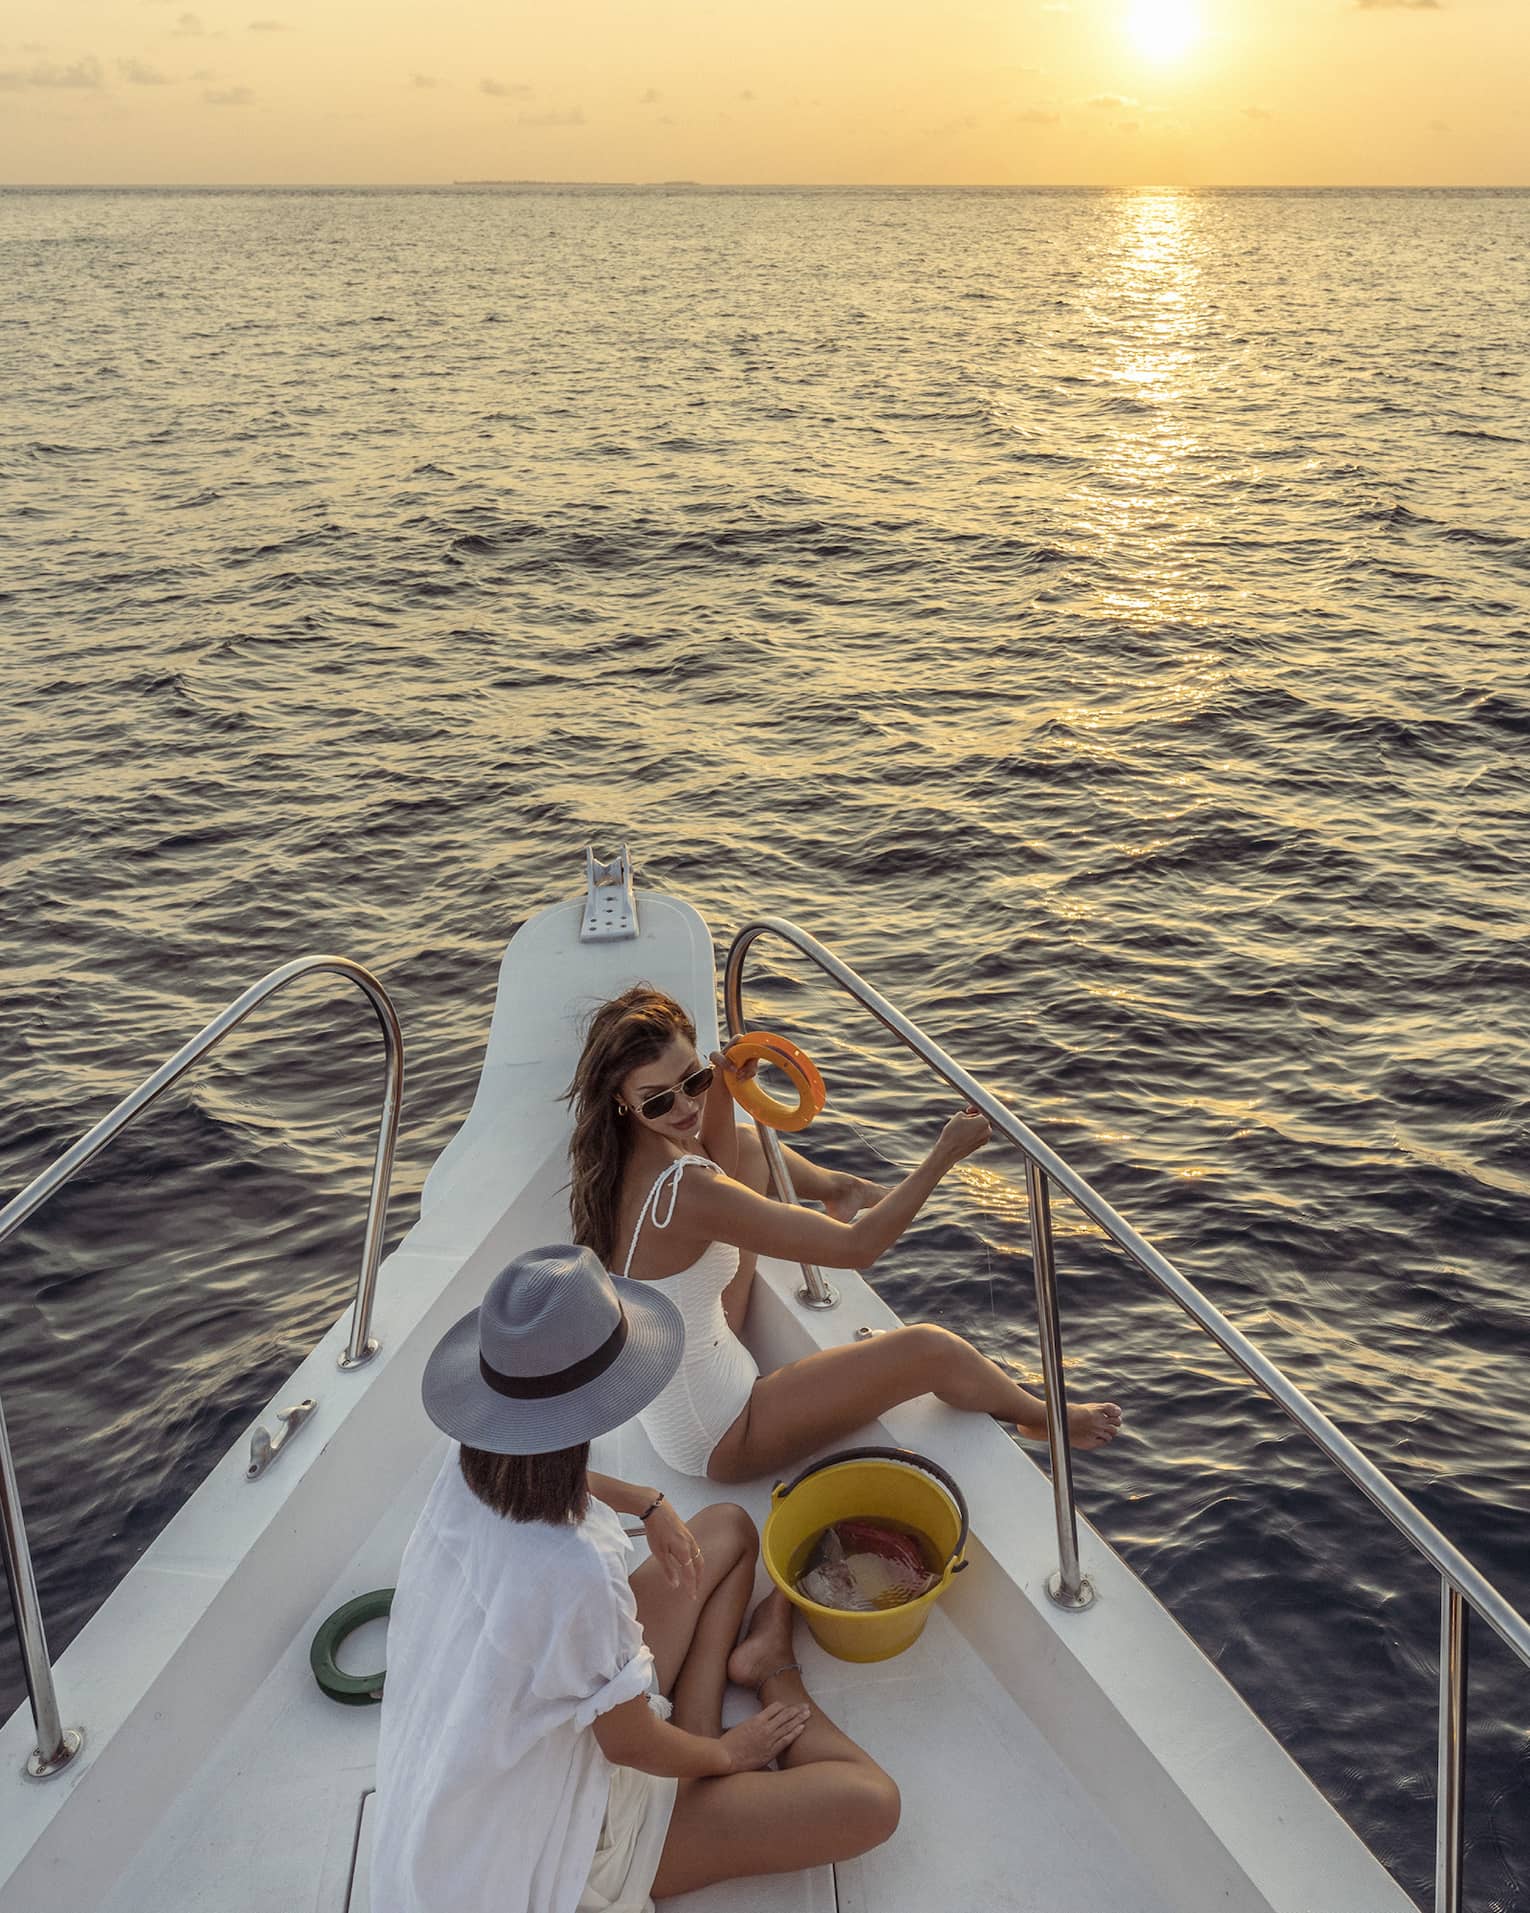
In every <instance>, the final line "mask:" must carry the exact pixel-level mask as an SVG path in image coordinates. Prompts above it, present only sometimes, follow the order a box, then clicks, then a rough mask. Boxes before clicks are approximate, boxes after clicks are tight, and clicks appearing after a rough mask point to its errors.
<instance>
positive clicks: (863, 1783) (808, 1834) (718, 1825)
mask: <svg viewBox="0 0 1530 1913" xmlns="http://www.w3.org/2000/svg"><path fill="white" fill-rule="evenodd" d="M791 1643H792V1611H791V1608H790V1607H789V1606H788V1605H787V1602H786V1599H785V1597H784V1596H783V1595H782V1594H780V1593H779V1592H778V1593H775V1594H771V1595H769V1596H768V1597H767V1598H766V1599H765V1600H764V1601H762V1602H761V1603H760V1606H759V1607H758V1608H757V1609H756V1611H755V1615H754V1618H753V1620H752V1621H751V1622H750V1624H749V1632H748V1634H747V1635H746V1637H745V1639H744V1640H743V1642H742V1643H741V1644H740V1645H739V1647H738V1649H737V1651H736V1652H735V1653H734V1655H733V1656H732V1658H731V1660H730V1661H729V1663H728V1673H729V1676H730V1677H731V1678H732V1679H733V1680H734V1681H735V1682H737V1683H738V1684H739V1685H740V1686H743V1687H751V1688H753V1689H754V1690H755V1691H756V1692H757V1693H759V1694H760V1696H761V1698H762V1699H764V1700H769V1701H784V1702H786V1703H787V1704H788V1705H793V1704H796V1705H801V1704H802V1703H803V1702H805V1701H806V1700H807V1694H806V1690H805V1689H804V1687H803V1685H802V1676H801V1675H800V1674H798V1673H796V1672H795V1671H793V1672H790V1673H782V1672H778V1671H776V1670H778V1669H780V1668H782V1667H783V1666H784V1665H785V1664H786V1663H787V1662H789V1661H790V1660H791V1658H792V1644H791ZM899 1804H900V1803H899V1800H898V1789H897V1786H896V1785H895V1784H894V1782H893V1780H892V1779H891V1777H890V1776H889V1775H887V1774H886V1773H884V1772H883V1771H882V1769H881V1768H880V1767H879V1766H878V1765H877V1763H876V1762H875V1761H874V1760H873V1759H872V1758H871V1756H870V1754H868V1753H867V1752H866V1750H865V1749H864V1748H863V1747H858V1746H857V1745H856V1743H855V1742H854V1741H853V1740H851V1738H850V1737H849V1735H848V1734H845V1733H842V1732H841V1731H840V1729H839V1728H838V1727H836V1726H835V1725H834V1723H833V1721H831V1720H830V1719H829V1717H828V1715H827V1714H825V1713H824V1712H823V1711H822V1709H821V1708H819V1707H817V1706H816V1705H814V1706H813V1713H812V1717H811V1719H810V1720H809V1721H808V1724H807V1726H806V1727H805V1728H804V1729H803V1730H802V1733H801V1734H800V1735H799V1736H798V1738H797V1739H796V1740H795V1741H793V1742H792V1744H791V1746H790V1747H788V1748H787V1750H786V1752H785V1753H784V1754H782V1756H781V1771H780V1772H779V1773H748V1774H729V1775H726V1776H725V1777H723V1778H721V1779H717V1780H683V1781H681V1783H680V1787H679V1790H678V1792H677V1793H676V1796H675V1811H674V1815H673V1817H672V1818H671V1820H670V1823H669V1834H668V1837H667V1838H666V1840H665V1842H664V1857H663V1859H662V1860H661V1861H660V1863H659V1872H658V1876H657V1878H656V1879H655V1880H654V1883H653V1895H654V1898H655V1899H659V1900H662V1899H668V1898H670V1897H671V1896H672V1895H674V1894H677V1893H691V1892H694V1891H695V1890H696V1889H697V1888H698V1887H703V1886H709V1885H710V1884H711V1883H712V1882H713V1881H714V1880H734V1879H742V1878H747V1877H749V1876H752V1875H754V1874H761V1873H794V1872H796V1871H797V1870H798V1869H799V1868H802V1867H812V1866H823V1865H825V1864H826V1863H828V1862H830V1861H833V1860H848V1859H850V1858H851V1857H852V1855H854V1854H857V1853H864V1852H866V1851H867V1849H868V1848H870V1847H874V1846H878V1845H880V1844H881V1842H882V1841H883V1840H886V1839H888V1838H889V1837H890V1835H891V1834H892V1832H893V1830H894V1829H895V1828H896V1826H897V1824H898V1811H899Z"/></svg>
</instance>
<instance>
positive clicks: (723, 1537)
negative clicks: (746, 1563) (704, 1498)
mask: <svg viewBox="0 0 1530 1913" xmlns="http://www.w3.org/2000/svg"><path fill="white" fill-rule="evenodd" d="M688 1525H689V1527H690V1530H691V1533H692V1534H694V1535H695V1537H696V1539H697V1540H698V1541H699V1542H700V1543H701V1544H702V1546H703V1547H713V1548H717V1547H726V1548H731V1549H732V1550H733V1551H734V1552H735V1553H736V1554H737V1555H739V1556H740V1557H742V1556H747V1557H748V1558H749V1559H750V1560H751V1561H752V1560H753V1559H754V1557H755V1555H756V1554H758V1553H759V1551H760V1531H759V1529H758V1528H757V1527H756V1526H755V1525H754V1520H753V1517H752V1516H751V1515H750V1513H749V1510H748V1509H747V1508H741V1507H740V1506H739V1505H738V1503H737V1502H736V1501H714V1502H713V1503H712V1505H711V1506H710V1507H709V1508H703V1509H702V1510H701V1512H700V1513H699V1514H697V1515H696V1516H695V1518H694V1519H693V1520H692V1521H691V1522H690V1523H689V1524H688Z"/></svg>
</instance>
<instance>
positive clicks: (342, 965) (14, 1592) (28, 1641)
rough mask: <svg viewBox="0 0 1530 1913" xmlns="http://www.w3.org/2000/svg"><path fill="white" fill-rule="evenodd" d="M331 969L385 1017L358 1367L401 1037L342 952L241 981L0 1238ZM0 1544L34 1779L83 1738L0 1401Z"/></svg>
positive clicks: (379, 997)
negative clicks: (52, 1641) (308, 981)
mask: <svg viewBox="0 0 1530 1913" xmlns="http://www.w3.org/2000/svg"><path fill="white" fill-rule="evenodd" d="M318 971H331V972H333V973H334V974H335V975H337V976H345V977H349V978H350V979H351V981H352V982H353V983H355V984H356V985H357V986H358V987H359V988H360V989H361V990H363V991H364V992H365V993H366V995H367V997H368V998H369V999H370V1001H371V1004H372V1008H373V1009H374V1010H375V1011H376V1012H377V1020H378V1022H379V1023H380V1024H381V1025H382V1033H383V1045H384V1049H385V1051H386V1058H385V1069H386V1076H385V1079H384V1085H383V1106H382V1118H381V1121H380V1122H379V1124H378V1128H377V1155H376V1160H375V1161H374V1163H373V1166H372V1193H371V1196H370V1198H369V1199H368V1203H367V1232H366V1239H365V1241H364V1243H363V1245H362V1251H361V1274H360V1275H359V1276H358V1277H357V1278H356V1303H355V1307H354V1310H353V1311H352V1315H351V1335H350V1340H349V1342H347V1344H346V1347H345V1352H344V1354H343V1355H341V1357H340V1366H341V1368H345V1369H350V1368H359V1367H360V1366H361V1365H362V1363H363V1362H367V1361H370V1360H371V1358H372V1357H373V1356H374V1355H375V1354H376V1353H377V1347H378V1345H377V1343H376V1342H375V1341H374V1340H372V1339H371V1338H370V1337H369V1336H368V1334H367V1330H368V1328H369V1327H370V1326H371V1320H372V1297H373V1293H374V1292H375V1290H376V1287H377V1264H378V1262H379V1260H380V1259H381V1256H382V1243H383V1225H384V1222H385V1220H386V1216H387V1207H388V1183H389V1180H390V1178H391V1176H392V1173H393V1149H394V1144H395V1143H396V1141H397V1139H398V1118H399V1109H400V1105H401V1103H402V1101H403V1094H404V1038H403V1034H402V1032H401V1031H400V1029H399V1025H398V1017H397V1015H396V1014H395V1012H394V1008H393V1004H392V1002H391V1001H390V1000H389V997H388V993H387V991H386V990H385V989H384V988H383V986H382V985H381V983H379V982H378V980H377V978H376V977H375V976H373V975H372V973H371V971H370V970H364V969H363V968H362V967H361V965H360V964H359V963H352V962H351V960H350V959H349V957H339V956H307V957H296V958H294V959H293V961H292V962H291V963H284V964H283V965H282V966H281V968H280V969H279V970H273V971H272V972H271V974H270V975H269V976H264V977H262V978H261V979H260V981H259V982H258V983H254V984H252V985H251V986H250V988H249V989H247V990H246V991H245V993H244V995H243V996H241V997H239V998H237V999H236V1000H235V1001H234V1002H232V1003H230V1004H229V1006H228V1008H227V1009H226V1010H224V1011H223V1012H222V1013H221V1014H220V1015H218V1016H215V1017H214V1018H213V1020H212V1022H210V1023H209V1024H208V1025H207V1027H206V1028H205V1029H204V1030H201V1031H199V1032H198V1034H197V1035H195V1036H193V1037H192V1039H191V1041H190V1042H189V1043H186V1044H184V1045H183V1046H182V1047H181V1048H180V1049H178V1050H177V1051H176V1052H175V1054H174V1056H172V1057H171V1058H170V1059H169V1061H168V1062H165V1063H161V1065H160V1066H159V1068H158V1069H157V1070H155V1072H154V1074H153V1075H152V1076H150V1077H148V1078H147V1079H146V1080H145V1081H144V1082H142V1083H140V1084H139V1085H138V1087H137V1089H135V1090H134V1091H133V1093H132V1094H131V1095H130V1096H126V1097H124V1098H123V1100H122V1101H121V1102H120V1103H118V1105H117V1107H116V1108H115V1109H114V1110H112V1112H111V1113H110V1115H107V1116H103V1117H102V1118H101V1120H100V1122H98V1123H97V1124H96V1126H95V1128H94V1129H92V1130H91V1131H90V1133H89V1134H88V1135H85V1136H82V1137H81V1138H80V1140H79V1141H78V1142H77V1143H76V1144H75V1145H74V1147H73V1148H72V1149H67V1150H65V1152H64V1154H63V1155H62V1156H60V1157H59V1158H58V1160H57V1161H56V1162H54V1163H51V1164H50V1165H49V1166H48V1167H47V1168H46V1169H45V1170H44V1171H43V1172H42V1174H41V1175H40V1176H38V1177H37V1178H36V1180H35V1181H33V1182H29V1183H28V1184H27V1186H26V1188H25V1189H23V1190H22V1192H21V1194H20V1195H19V1196H17V1197H16V1198H15V1200H14V1201H12V1202H9V1203H7V1204H6V1206H5V1208H4V1209H0V1243H4V1242H5V1241H6V1240H7V1239H8V1238H9V1237H10V1236H12V1235H14V1233H15V1232H16V1230H17V1229H19V1228H20V1227H21V1225H22V1224H23V1223H24V1222H25V1221H27V1219H28V1218H29V1217H30V1216H33V1215H35V1214H36V1213H37V1211H38V1210H39V1209H40V1208H41V1207H42V1206H43V1204H44V1203H45V1202H47V1201H48V1199H49V1198H50V1197H51V1196H54V1195H56V1194H57V1193H58V1191H59V1190H60V1189H61V1188H62V1187H63V1185H64V1184H65V1183H66V1182H68V1180H69V1179H70V1177H71V1176H73V1175H74V1174H75V1173H76V1172H77V1171H78V1170H80V1169H83V1168H84V1166H85V1164H86V1163H88V1162H89V1161H90V1160H91V1158H92V1157H93V1156H96V1155H99V1153H100V1152H101V1151H102V1150H103V1149H104V1148H105V1147H106V1145H107V1144H108V1143H109V1142H111V1141H112V1140H113V1139H114V1138H115V1137H116V1136H118V1135H120V1134H121V1132H122V1131H123V1130H124V1129H126V1127H127V1126H128V1124H129V1123H130V1122H132V1120H133V1118H134V1117H135V1116H137V1115H139V1114H140V1113H141V1112H142V1111H143V1110H145V1109H147V1108H148V1106H149V1104H150V1103H152V1102H153V1101H154V1100H155V1098H156V1097H157V1096H159V1094H160V1093H161V1092H162V1091H163V1090H166V1089H168V1088H169V1087H170V1085H171V1084H172V1083H173V1082H174V1081H175V1080H176V1078H177V1077H178V1076H180V1075H181V1074H182V1073H183V1071H185V1070H187V1069H189V1068H190V1067H191V1065H192V1064H193V1063H194V1062H196V1061H197V1059H198V1058H199V1057H201V1056H203V1055H205V1054H206V1052H207V1051H208V1050H210V1049H211V1048H212V1047H213V1045H214V1044H215V1043H218V1042H220V1041H221V1040H222V1038H223V1037H225V1036H227V1035H228V1033H229V1031H230V1030H231V1029H233V1028H234V1027H235V1025H236V1024H239V1023H242V1022H243V1021H244V1019H245V1018H246V1017H247V1016H248V1015H249V1014H250V1012H251V1010H253V1009H256V1008H258V1006H259V1005H260V1004H262V1003H264V1002H265V1000H266V998H267V997H268V996H274V995H275V993H276V992H277V991H278V990H279V989H281V988H282V987H283V986H284V985H285V984H288V983H292V982H294V981H295V980H296V979H297V978H298V977H300V976H311V975H313V974H315V973H316V972H318ZM0 1544H3V1551H4V1556H5V1569H6V1575H7V1577H8V1579H9V1581H10V1584H11V1601H12V1604H13V1606H14V1607H15V1610H16V1631H17V1634H18V1636H19V1637H20V1641H21V1655H22V1663H23V1666H24V1669H25V1672H26V1682H27V1695H28V1697H29V1699H30V1700H31V1703H32V1720H33V1722H34V1724H35V1726H36V1729H37V1746H36V1748H35V1749H34V1751H33V1753H32V1757H31V1759H30V1760H28V1762H27V1769H26V1770H27V1772H28V1773H29V1774H31V1775H33V1776H34V1778H36V1779H39V1780H41V1779H45V1778H46V1777H47V1776H48V1775H50V1774H55V1773H59V1772H61V1771H62V1769H63V1768H64V1767H66V1766H67V1765H68V1764H69V1762H70V1761H71V1760H72V1759H73V1758H74V1756H75V1754H77V1753H78V1752H79V1750H80V1747H81V1745H82V1744H83V1740H84V1736H83V1734H82V1733H81V1732H80V1731H79V1729H77V1728H71V1729H69V1730H68V1731H67V1732H66V1731H65V1729H64V1726H63V1723H62V1721H61V1719H60V1717H59V1711H58V1696H57V1694H56V1693H55V1691H54V1685H53V1666H52V1663H51V1661H50V1660H49V1658H48V1642H47V1637H46V1635H45V1633H44V1631H43V1621H42V1608H41V1605H40V1604H39V1601H38V1598H37V1577H36V1575H35V1574H34V1572H33V1569H32V1554H31V1550H30V1548H29V1547H28V1546H27V1534H26V1526H25V1523H24V1522H23V1520H22V1518H21V1496H20V1492H19V1490H18V1487H17V1483H16V1469H15V1466H14V1464H13V1462H12V1460H11V1445H10V1441H9V1439H8V1437H7V1435H6V1429H5V1409H4V1405H3V1403H0Z"/></svg>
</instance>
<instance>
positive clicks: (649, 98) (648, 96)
mask: <svg viewBox="0 0 1530 1913" xmlns="http://www.w3.org/2000/svg"><path fill="white" fill-rule="evenodd" d="M663 97H664V95H663V94H662V93H661V92H660V91H659V89H658V88H657V87H656V86H651V87H649V89H648V91H647V92H646V93H645V94H644V95H643V97H642V98H641V99H640V100H639V101H638V105H639V106H657V105H658V104H659V101H660V100H662V99H663Z"/></svg>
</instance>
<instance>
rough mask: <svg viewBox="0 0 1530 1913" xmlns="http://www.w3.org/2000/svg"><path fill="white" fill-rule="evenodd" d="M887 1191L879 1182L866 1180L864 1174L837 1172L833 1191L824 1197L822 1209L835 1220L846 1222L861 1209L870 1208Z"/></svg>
mask: <svg viewBox="0 0 1530 1913" xmlns="http://www.w3.org/2000/svg"><path fill="white" fill-rule="evenodd" d="M886 1194H887V1191H886V1190H885V1189H884V1188H883V1187H882V1185H881V1184H880V1183H879V1182H867V1180H866V1178H865V1177H864V1176H852V1175H849V1174H848V1173H842V1174H837V1175H836V1176H835V1178H834V1192H833V1194H832V1195H829V1196H826V1197H825V1198H824V1205H823V1206H824V1209H825V1210H826V1211H827V1213H828V1214H829V1215H831V1216H833V1218H834V1220H835V1221H836V1222H848V1221H849V1220H850V1219H851V1217H852V1216H858V1215H859V1214H860V1212H861V1211H862V1209H870V1208H872V1207H873V1206H874V1205H875V1204H877V1203H879V1202H880V1201H881V1200H882V1198H883V1196H885V1195H886Z"/></svg>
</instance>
